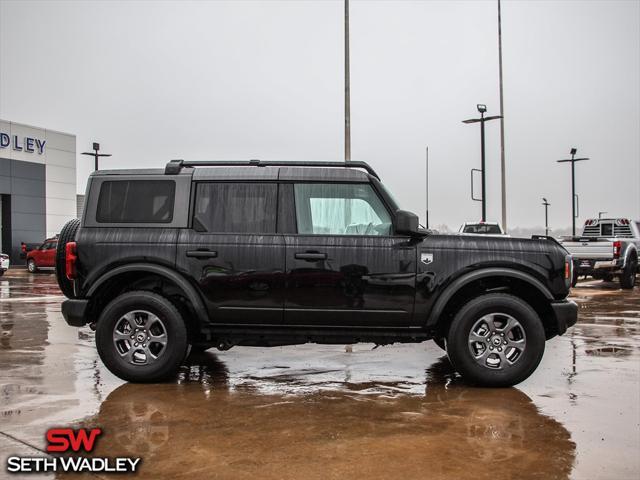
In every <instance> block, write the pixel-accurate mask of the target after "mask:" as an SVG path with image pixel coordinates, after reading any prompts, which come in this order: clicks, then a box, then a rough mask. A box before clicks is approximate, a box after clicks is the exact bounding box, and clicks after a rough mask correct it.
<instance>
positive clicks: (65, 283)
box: [55, 219, 80, 298]
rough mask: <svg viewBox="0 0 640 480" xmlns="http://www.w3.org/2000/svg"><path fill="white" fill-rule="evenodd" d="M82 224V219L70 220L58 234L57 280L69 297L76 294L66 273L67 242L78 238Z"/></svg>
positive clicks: (73, 296)
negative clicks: (77, 234)
mask: <svg viewBox="0 0 640 480" xmlns="http://www.w3.org/2000/svg"><path fill="white" fill-rule="evenodd" d="M79 226H80V220H77V219H74V220H69V221H68V222H67V223H66V224H65V225H64V227H62V231H61V232H60V235H59V236H58V246H57V247H56V265H55V267H56V280H57V281H58V286H59V287H60V290H61V291H62V293H63V294H64V295H65V296H66V297H67V298H75V297H76V295H75V293H74V291H73V282H72V281H71V280H69V279H68V278H67V273H66V263H65V257H66V251H67V243H69V242H73V241H74V240H75V239H76V233H77V232H78V227H79Z"/></svg>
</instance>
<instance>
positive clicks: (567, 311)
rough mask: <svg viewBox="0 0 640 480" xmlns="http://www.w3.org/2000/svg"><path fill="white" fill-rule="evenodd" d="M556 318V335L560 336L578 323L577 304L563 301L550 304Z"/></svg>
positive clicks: (571, 301)
mask: <svg viewBox="0 0 640 480" xmlns="http://www.w3.org/2000/svg"><path fill="white" fill-rule="evenodd" d="M551 308H552V309H553V314H554V315H555V317H556V323H557V327H558V335H562V334H563V333H564V332H566V331H567V328H569V327H573V326H574V325H575V324H576V322H577V321H578V304H577V303H576V302H574V301H573V300H563V301H561V302H554V303H552V304H551Z"/></svg>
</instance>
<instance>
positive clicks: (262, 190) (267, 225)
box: [193, 183, 278, 233]
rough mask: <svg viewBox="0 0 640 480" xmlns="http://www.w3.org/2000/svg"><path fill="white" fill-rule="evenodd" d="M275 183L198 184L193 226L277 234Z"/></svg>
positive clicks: (231, 231)
mask: <svg viewBox="0 0 640 480" xmlns="http://www.w3.org/2000/svg"><path fill="white" fill-rule="evenodd" d="M277 197H278V186H277V185H276V184H275V183H198V186H197V189H196V205H195V212H194V218H193V223H194V225H193V226H194V228H195V229H196V230H199V231H206V232H220V233H275V232H276V203H277Z"/></svg>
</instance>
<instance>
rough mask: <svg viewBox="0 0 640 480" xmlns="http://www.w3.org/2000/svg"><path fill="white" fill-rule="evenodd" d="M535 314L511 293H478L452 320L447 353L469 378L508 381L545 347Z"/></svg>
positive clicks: (483, 382) (488, 383) (486, 383)
mask: <svg viewBox="0 0 640 480" xmlns="http://www.w3.org/2000/svg"><path fill="white" fill-rule="evenodd" d="M544 347H545V333H544V327H543V325H542V322H541V321H540V318H539V317H538V314H537V313H536V312H535V310H533V308H531V306H530V305H529V304H527V303H526V302H525V301H523V300H521V299H520V298H518V297H515V296H513V295H507V294H502V293H493V294H487V295H482V296H481V297H478V298H475V299H473V300H471V301H469V302H468V303H467V304H466V305H464V306H463V307H462V308H461V309H460V311H459V312H458V313H457V314H456V316H455V317H454V319H453V322H452V323H451V328H450V329H449V334H448V336H447V353H448V355H449V359H450V360H451V363H452V364H453V366H454V367H455V369H456V370H457V371H458V372H460V374H461V375H462V377H463V379H465V380H466V381H467V382H469V383H472V384H475V385H478V386H482V387H510V386H512V385H515V384H517V383H520V382H522V381H523V380H525V379H526V378H527V377H529V375H531V374H532V373H533V372H534V370H535V369H536V367H537V366H538V364H539V363H540V360H542V355H543V353H544Z"/></svg>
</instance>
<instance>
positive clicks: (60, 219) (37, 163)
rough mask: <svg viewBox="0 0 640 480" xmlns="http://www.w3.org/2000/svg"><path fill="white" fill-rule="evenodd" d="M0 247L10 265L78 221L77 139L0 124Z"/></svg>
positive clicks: (34, 128)
mask: <svg viewBox="0 0 640 480" xmlns="http://www.w3.org/2000/svg"><path fill="white" fill-rule="evenodd" d="M0 205H1V206H0V211H1V212H2V217H1V225H2V228H1V229H0V235H1V238H0V242H1V243H0V245H2V252H3V253H7V254H8V255H10V257H11V263H12V264H13V265H16V264H19V263H24V261H21V260H20V243H21V242H25V243H38V242H42V241H43V240H44V239H45V238H48V237H52V236H54V235H56V234H57V233H59V232H60V229H61V228H62V226H63V225H64V224H65V223H66V222H67V221H69V220H71V219H73V218H76V213H77V211H76V209H77V199H76V137H75V135H71V134H69V133H62V132H58V131H55V130H49V129H47V128H40V127H33V126H29V125H23V124H20V123H16V122H10V121H5V120H0Z"/></svg>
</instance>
